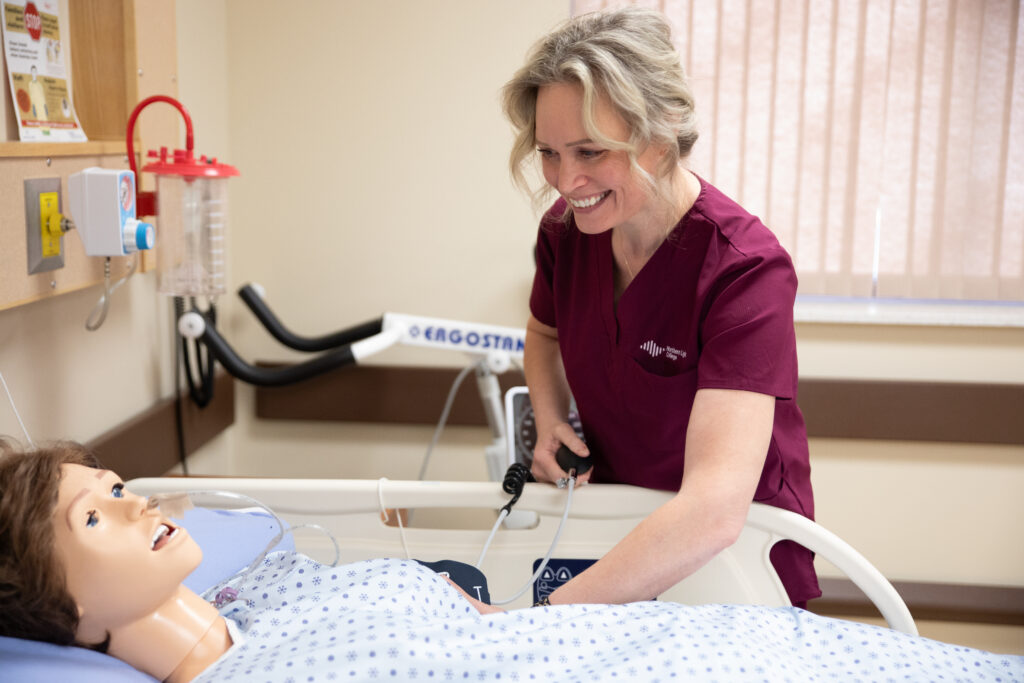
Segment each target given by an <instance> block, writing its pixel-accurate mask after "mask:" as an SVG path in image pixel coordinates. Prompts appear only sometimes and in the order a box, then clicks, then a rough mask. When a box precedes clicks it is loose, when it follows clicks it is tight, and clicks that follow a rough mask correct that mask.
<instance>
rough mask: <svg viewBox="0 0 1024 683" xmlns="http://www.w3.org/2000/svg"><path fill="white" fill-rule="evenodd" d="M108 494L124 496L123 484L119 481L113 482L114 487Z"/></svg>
mask: <svg viewBox="0 0 1024 683" xmlns="http://www.w3.org/2000/svg"><path fill="white" fill-rule="evenodd" d="M110 495H112V496H113V497H114V498H124V484H121V483H120V482H119V483H117V484H114V487H113V488H112V489H110Z"/></svg>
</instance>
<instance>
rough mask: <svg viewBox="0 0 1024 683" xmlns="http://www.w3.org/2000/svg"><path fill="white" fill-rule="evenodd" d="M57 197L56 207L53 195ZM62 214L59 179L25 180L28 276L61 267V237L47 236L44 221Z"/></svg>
mask: <svg viewBox="0 0 1024 683" xmlns="http://www.w3.org/2000/svg"><path fill="white" fill-rule="evenodd" d="M54 193H55V194H56V205H55V204H54V198H53V194H54ZM53 211H57V212H58V213H63V212H62V211H61V197H60V178H28V179H26V180H25V237H26V240H25V243H26V245H27V246H28V274H29V275H32V274H33V273H44V272H46V271H48V270H57V269H58V268H63V267H64V237H63V235H62V236H60V237H54V236H51V235H49V234H47V233H46V231H45V229H44V222H43V219H44V218H45V216H46V215H48V214H49V213H51V212H53Z"/></svg>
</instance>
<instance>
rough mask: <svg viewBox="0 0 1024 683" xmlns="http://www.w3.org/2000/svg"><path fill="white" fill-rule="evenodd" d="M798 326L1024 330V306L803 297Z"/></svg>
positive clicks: (796, 317) (797, 310)
mask: <svg viewBox="0 0 1024 683" xmlns="http://www.w3.org/2000/svg"><path fill="white" fill-rule="evenodd" d="M793 317H794V320H795V321H796V322H798V323H853V324H860V325H922V326H927V325H933V326H943V327H949V326H951V327H1024V303H1017V302H1005V303H996V302H990V301H985V302H959V301H924V300H919V299H852V298H842V297H827V296H810V295H799V296H797V298H796V306H795V308H794V312H793Z"/></svg>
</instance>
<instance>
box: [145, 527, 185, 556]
mask: <svg viewBox="0 0 1024 683" xmlns="http://www.w3.org/2000/svg"><path fill="white" fill-rule="evenodd" d="M177 535H178V527H175V526H171V525H170V524H161V525H160V526H158V527H157V528H156V531H155V532H153V541H152V542H151V543H150V545H149V549H150V550H160V549H161V548H163V547H164V546H165V545H167V544H168V543H170V541H171V539H172V538H174V537H175V536H177Z"/></svg>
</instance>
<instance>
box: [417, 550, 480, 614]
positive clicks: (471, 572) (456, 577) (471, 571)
mask: <svg viewBox="0 0 1024 683" xmlns="http://www.w3.org/2000/svg"><path fill="white" fill-rule="evenodd" d="M416 562H419V563H420V564H422V565H423V566H424V567H426V568H427V569H431V570H433V571H435V572H437V573H438V574H441V575H442V576H447V577H448V578H449V579H451V580H452V581H454V582H455V584H456V585H457V586H458V587H459V588H461V589H462V590H464V591H466V592H467V593H468V594H469V595H470V596H471V597H474V598H476V599H477V600H479V601H480V602H482V603H484V604H487V605H489V604H491V594H490V592H488V590H487V577H485V576H484V573H483V572H482V571H480V570H479V569H477V568H476V567H474V566H473V565H471V564H466V563H465V562H456V561H455V560H438V561H437V562H424V561H423V560H416Z"/></svg>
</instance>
